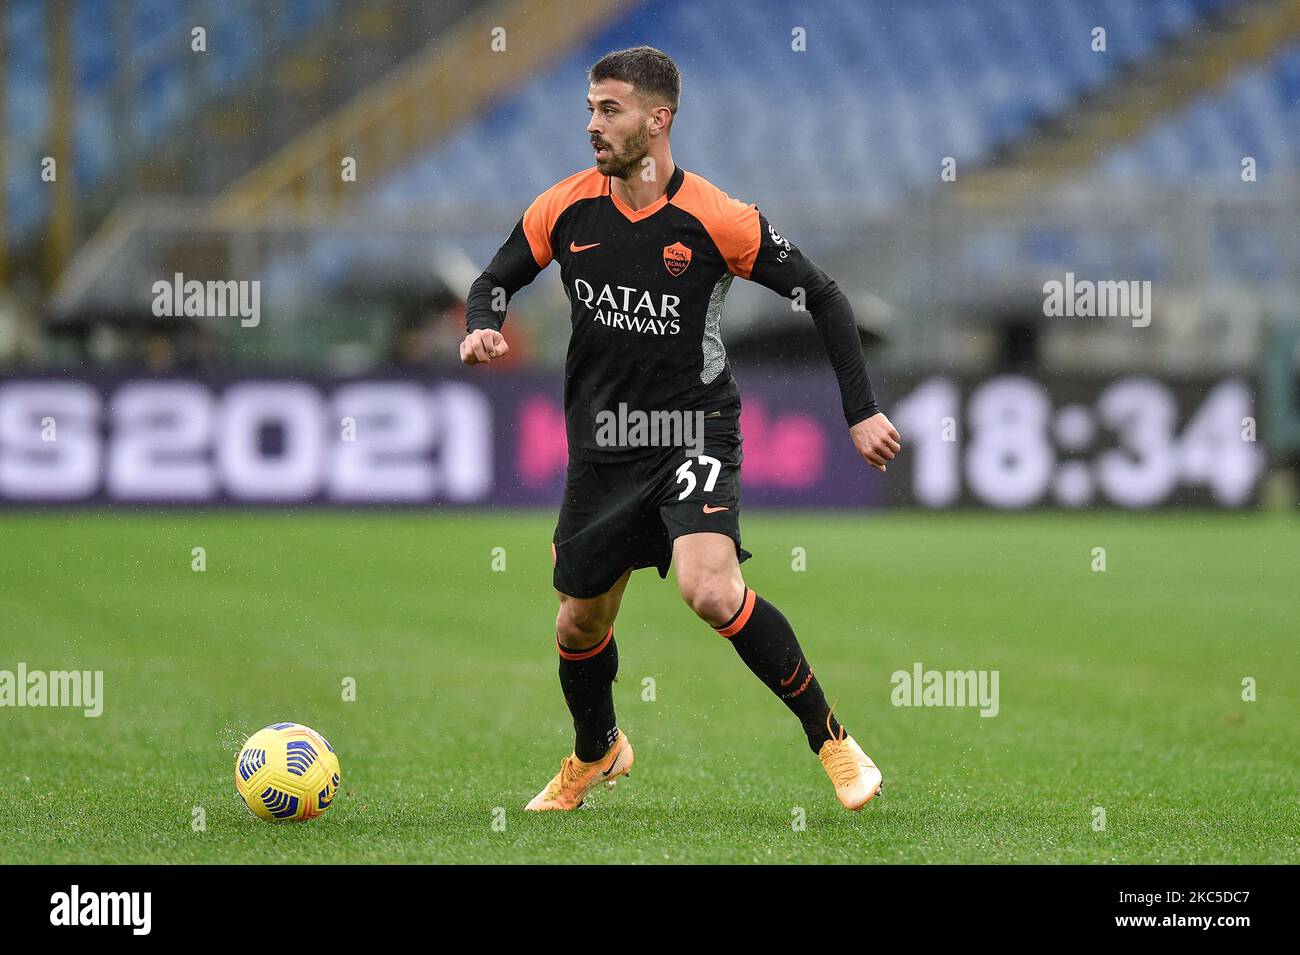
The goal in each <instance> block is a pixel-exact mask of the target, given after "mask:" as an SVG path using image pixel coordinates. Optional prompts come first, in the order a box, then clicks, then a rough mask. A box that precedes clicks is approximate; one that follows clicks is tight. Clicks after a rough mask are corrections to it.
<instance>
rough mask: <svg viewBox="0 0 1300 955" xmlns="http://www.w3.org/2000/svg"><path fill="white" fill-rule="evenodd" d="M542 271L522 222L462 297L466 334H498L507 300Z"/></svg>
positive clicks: (503, 322) (502, 322)
mask: <svg viewBox="0 0 1300 955" xmlns="http://www.w3.org/2000/svg"><path fill="white" fill-rule="evenodd" d="M541 270H542V267H541V265H539V264H538V262H537V259H536V257H535V256H534V255H533V250H532V247H531V246H530V245H529V244H528V239H527V237H526V236H525V235H524V223H523V220H522V219H521V220H520V221H519V222H517V223H516V224H515V227H514V230H513V231H512V232H511V233H510V237H509V238H508V239H506V241H505V243H504V244H503V245H502V246H501V248H499V249H498V250H497V254H496V255H494V256H493V257H492V261H491V262H489V263H488V267H487V268H486V269H485V270H484V272H483V274H482V275H480V276H479V277H478V278H476V279H475V280H474V284H473V285H471V286H470V287H469V295H468V296H466V298H465V331H466V332H467V333H469V332H474V331H477V330H479V329H481V328H490V329H492V330H493V331H498V332H499V331H501V326H502V325H504V324H505V320H506V306H507V305H509V304H510V299H511V298H513V297H514V294H515V293H516V292H518V291H519V290H520V289H521V288H523V287H524V286H525V285H527V284H528V283H529V282H531V281H532V280H533V279H535V278H536V277H537V273H539V272H540V271H541Z"/></svg>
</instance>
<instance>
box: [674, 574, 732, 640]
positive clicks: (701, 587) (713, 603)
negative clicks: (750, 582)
mask: <svg viewBox="0 0 1300 955" xmlns="http://www.w3.org/2000/svg"><path fill="white" fill-rule="evenodd" d="M679 583H680V586H681V592H682V599H683V600H685V601H686V605H687V606H688V607H690V608H691V610H693V611H694V612H695V615H696V616H697V617H699V618H700V619H701V620H703V621H704V622H705V623H707V624H709V626H712V627H717V626H721V625H722V624H724V623H726V622H727V621H728V620H730V619H731V618H732V617H733V616H734V615H735V613H736V611H737V610H738V609H740V603H741V601H742V600H743V599H744V596H745V584H744V582H743V581H742V580H740V578H739V577H734V578H733V577H732V575H730V574H727V575H722V574H719V575H710V576H701V577H696V578H693V579H690V580H683V581H679Z"/></svg>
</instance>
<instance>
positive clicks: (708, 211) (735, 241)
mask: <svg viewBox="0 0 1300 955" xmlns="http://www.w3.org/2000/svg"><path fill="white" fill-rule="evenodd" d="M673 205H675V206H677V207H678V208H679V209H682V210H683V211H685V212H689V213H690V214H691V215H693V216H695V218H696V219H699V220H700V223H701V224H702V225H703V226H704V228H705V229H707V230H708V233H709V236H710V238H712V239H713V242H714V244H715V245H716V246H717V247H718V251H720V252H721V253H722V257H723V258H724V259H725V260H726V262H727V268H729V269H730V270H731V271H732V272H734V273H735V274H736V275H739V276H740V277H741V278H742V279H747V278H749V273H750V270H751V269H753V268H754V259H756V258H757V257H758V243H759V239H760V238H761V236H760V235H759V231H758V230H759V226H758V206H756V205H754V204H753V203H749V204H746V203H744V202H741V201H740V200H739V199H733V198H731V196H729V195H727V194H726V193H725V192H723V191H722V190H721V189H719V188H718V187H717V186H715V185H714V184H713V183H711V182H709V181H708V180H707V179H702V178H700V177H699V176H697V175H695V174H694V173H689V172H688V173H687V174H686V179H685V180H684V181H683V182H682V186H681V188H680V189H678V190H677V194H676V195H675V196H673Z"/></svg>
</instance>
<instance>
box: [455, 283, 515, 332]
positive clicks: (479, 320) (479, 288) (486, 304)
mask: <svg viewBox="0 0 1300 955" xmlns="http://www.w3.org/2000/svg"><path fill="white" fill-rule="evenodd" d="M501 288H502V285H501V280H500V279H499V278H497V277H496V276H495V275H493V274H492V273H491V272H484V273H483V274H482V275H480V276H479V277H478V278H476V279H475V280H474V284H473V285H471V286H470V287H469V295H468V296H467V297H466V299H465V331H466V332H467V333H468V332H474V331H478V330H479V329H480V328H490V329H492V330H493V331H498V332H499V331H501V326H502V325H504V324H505V320H506V310H505V305H506V302H504V301H503V302H501V305H502V308H501V310H500V311H497V310H496V309H495V308H493V305H494V304H496V303H495V302H494V301H493V299H497V298H504V297H505V296H498V294H497V290H498V289H501Z"/></svg>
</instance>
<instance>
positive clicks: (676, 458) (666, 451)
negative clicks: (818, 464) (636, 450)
mask: <svg viewBox="0 0 1300 955" xmlns="http://www.w3.org/2000/svg"><path fill="white" fill-rule="evenodd" d="M740 446H741V437H740V422H739V417H738V411H736V410H727V411H723V412H721V413H720V414H719V413H716V412H715V413H714V416H713V417H706V418H705V419H704V441H703V451H704V453H703V454H701V455H695V454H694V451H695V450H698V448H695V449H690V450H688V449H685V448H681V447H671V448H659V449H653V450H652V452H651V453H650V454H647V455H646V456H644V457H638V458H636V459H634V460H631V461H626V462H624V461H618V462H605V461H584V460H579V459H577V458H572V457H571V458H570V459H569V469H568V473H567V474H566V476H565V481H564V501H563V503H562V504H561V505H560V517H559V521H558V522H557V524H556V527H555V537H554V539H553V546H554V551H553V556H554V558H555V589H556V590H558V591H559V592H560V593H563V594H568V595H569V596H571V597H596V596H599V595H600V594H603V593H605V592H606V591H607V590H609V589H610V588H611V587H613V586H614V584H615V583H617V582H618V579H619V578H620V577H622V576H623V574H624V572H625V571H627V570H628V569H629V568H631V569H636V568H639V567H654V568H656V569H658V571H659V576H660V577H667V576H668V567H669V565H670V564H671V563H672V557H673V541H674V540H676V539H677V538H678V537H681V536H682V535H684V534H696V533H700V532H705V531H712V532H714V533H718V534H726V535H727V536H728V537H730V538H731V539H732V541H734V542H735V545H736V559H737V560H740V561H743V560H745V559H747V558H748V557H749V556H750V553H749V552H748V551H747V550H745V549H744V548H743V547H741V546H740V462H741V458H742V454H741V447H740Z"/></svg>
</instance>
